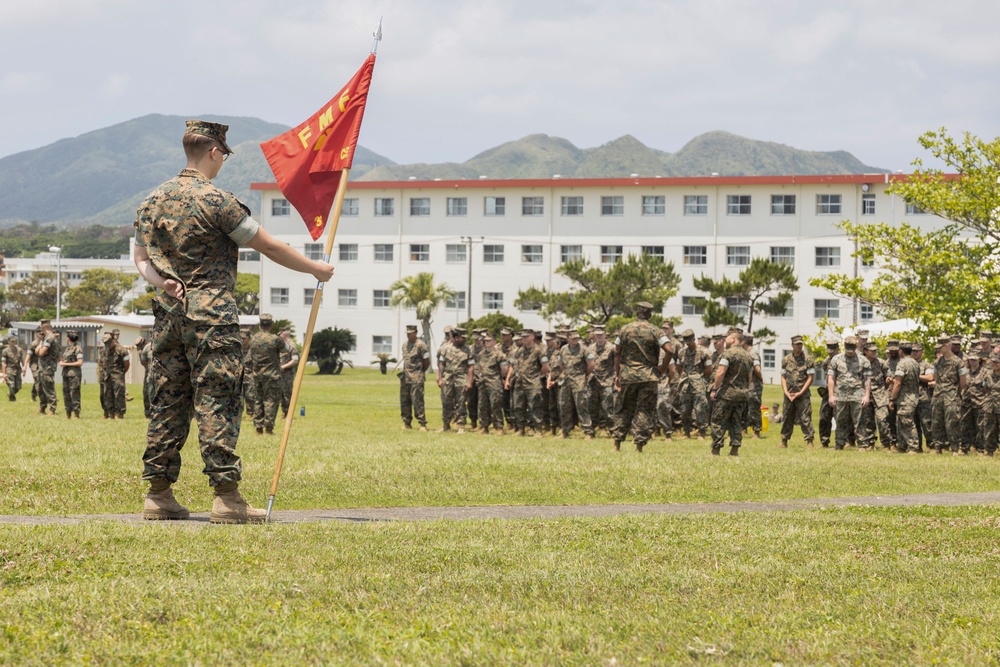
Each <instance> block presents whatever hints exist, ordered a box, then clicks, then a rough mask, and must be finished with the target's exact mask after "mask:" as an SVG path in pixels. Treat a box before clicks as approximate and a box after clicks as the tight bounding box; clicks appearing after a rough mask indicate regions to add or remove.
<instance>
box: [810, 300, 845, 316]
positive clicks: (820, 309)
mask: <svg viewBox="0 0 1000 667" xmlns="http://www.w3.org/2000/svg"><path fill="white" fill-rule="evenodd" d="M813 317H815V318H816V319H817V320H821V319H823V318H824V317H828V318H830V319H831V320H835V319H838V318H839V317H840V299H814V300H813Z"/></svg>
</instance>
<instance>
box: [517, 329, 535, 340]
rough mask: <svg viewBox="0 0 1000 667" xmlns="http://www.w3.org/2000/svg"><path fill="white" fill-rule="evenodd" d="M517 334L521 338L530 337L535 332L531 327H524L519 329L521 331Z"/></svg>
mask: <svg viewBox="0 0 1000 667" xmlns="http://www.w3.org/2000/svg"><path fill="white" fill-rule="evenodd" d="M518 335H519V336H520V337H521V338H531V337H532V336H534V335H535V332H534V331H532V330H531V329H524V330H523V331H521V333H519V334H518Z"/></svg>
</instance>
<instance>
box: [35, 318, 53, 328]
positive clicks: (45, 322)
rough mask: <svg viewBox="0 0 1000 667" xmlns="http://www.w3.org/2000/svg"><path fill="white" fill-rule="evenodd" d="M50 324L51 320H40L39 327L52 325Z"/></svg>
mask: <svg viewBox="0 0 1000 667" xmlns="http://www.w3.org/2000/svg"><path fill="white" fill-rule="evenodd" d="M50 323H51V320H38V326H41V327H43V326H45V325H46V324H50Z"/></svg>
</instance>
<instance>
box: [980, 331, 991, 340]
mask: <svg viewBox="0 0 1000 667" xmlns="http://www.w3.org/2000/svg"><path fill="white" fill-rule="evenodd" d="M979 339H980V340H993V332H992V331H980V332H979Z"/></svg>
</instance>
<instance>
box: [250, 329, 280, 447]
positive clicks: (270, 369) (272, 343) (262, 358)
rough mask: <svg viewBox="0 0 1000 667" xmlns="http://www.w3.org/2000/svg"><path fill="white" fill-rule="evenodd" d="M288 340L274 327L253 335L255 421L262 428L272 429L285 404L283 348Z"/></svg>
mask: <svg viewBox="0 0 1000 667" xmlns="http://www.w3.org/2000/svg"><path fill="white" fill-rule="evenodd" d="M284 349H285V341H283V340H281V336H279V335H277V334H273V333H271V332H270V331H263V330H260V331H257V332H256V333H254V335H253V336H251V337H250V359H251V363H253V381H254V393H255V394H256V395H257V405H256V408H257V412H256V413H255V414H254V417H253V425H254V427H255V428H256V429H258V430H263V431H267V432H271V431H273V430H274V422H275V421H276V420H277V418H278V408H279V407H280V406H281V352H282V351H283V350H284Z"/></svg>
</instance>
